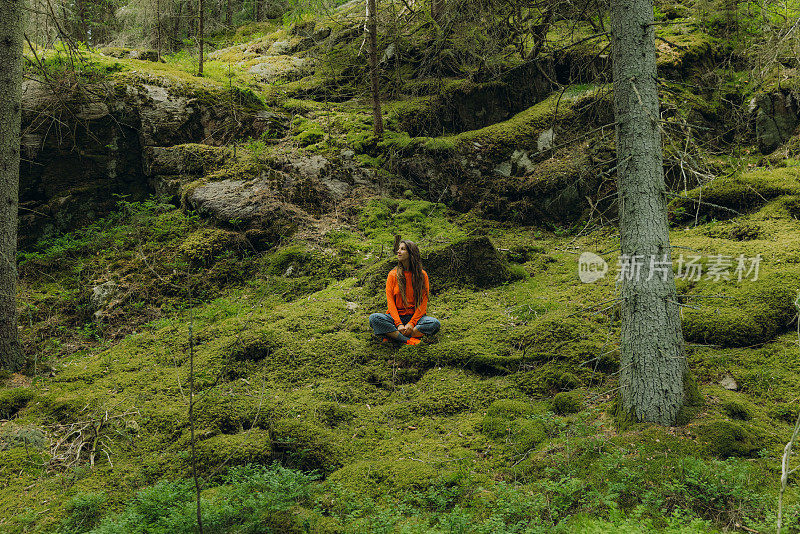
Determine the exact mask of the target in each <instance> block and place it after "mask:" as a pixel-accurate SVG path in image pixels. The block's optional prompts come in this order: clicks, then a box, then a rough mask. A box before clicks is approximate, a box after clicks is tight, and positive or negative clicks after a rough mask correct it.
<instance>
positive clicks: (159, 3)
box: [156, 0, 161, 61]
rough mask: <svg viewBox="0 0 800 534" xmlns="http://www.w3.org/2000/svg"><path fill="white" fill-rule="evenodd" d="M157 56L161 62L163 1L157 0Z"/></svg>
mask: <svg viewBox="0 0 800 534" xmlns="http://www.w3.org/2000/svg"><path fill="white" fill-rule="evenodd" d="M156 54H158V60H159V61H161V0H156Z"/></svg>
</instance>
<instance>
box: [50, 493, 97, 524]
mask: <svg viewBox="0 0 800 534" xmlns="http://www.w3.org/2000/svg"><path fill="white" fill-rule="evenodd" d="M106 501H107V498H106V494H105V493H103V492H100V493H91V492H90V493H79V494H78V495H76V496H75V497H73V498H72V499H70V500H68V501H67V502H66V504H65V505H64V511H65V512H66V514H67V515H66V517H64V519H62V520H61V525H60V527H59V530H58V533H59V534H82V533H84V532H89V531H90V530H92V529H93V528H94V527H95V526H97V524H98V523H99V522H100V519H102V517H103V514H104V513H105V511H106Z"/></svg>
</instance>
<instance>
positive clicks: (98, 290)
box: [89, 280, 119, 319]
mask: <svg viewBox="0 0 800 534" xmlns="http://www.w3.org/2000/svg"><path fill="white" fill-rule="evenodd" d="M117 295H119V286H118V285H117V283H116V282H114V281H113V280H109V281H108V282H105V283H103V284H100V285H99V286H94V287H93V288H92V293H91V295H89V303H90V304H91V305H92V308H94V310H95V312H94V317H95V319H98V318H99V317H100V316H101V315H102V310H103V308H105V307H106V306H107V305H108V304H109V303H110V302H111V301H113V300H114V299H115V298H116V297H117Z"/></svg>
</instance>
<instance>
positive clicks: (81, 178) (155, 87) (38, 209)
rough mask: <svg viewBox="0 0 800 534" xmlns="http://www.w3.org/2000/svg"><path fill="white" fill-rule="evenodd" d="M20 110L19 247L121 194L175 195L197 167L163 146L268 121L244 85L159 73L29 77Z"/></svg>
mask: <svg viewBox="0 0 800 534" xmlns="http://www.w3.org/2000/svg"><path fill="white" fill-rule="evenodd" d="M234 108H235V109H236V111H237V113H235V114H232V113H231V110H232V109H234ZM23 110H24V112H23V117H22V126H23V132H24V133H23V135H22V138H21V140H20V141H21V149H22V156H23V162H22V165H21V167H20V207H21V210H20V232H19V241H20V246H22V247H25V246H27V245H29V244H31V243H32V242H34V241H35V240H36V239H38V238H40V237H43V236H46V235H50V234H53V233H58V232H65V231H69V230H71V229H73V228H76V227H79V226H81V225H83V224H86V223H88V222H90V221H92V220H93V219H96V218H97V217H101V216H103V215H104V214H105V213H108V212H109V211H111V210H113V209H115V208H116V204H117V199H118V198H119V197H123V198H125V199H126V200H128V201H135V200H140V199H143V198H146V197H147V195H149V194H152V193H153V192H154V190H155V191H159V192H161V191H160V190H164V189H166V191H165V192H167V193H168V194H175V193H176V191H175V189H176V186H175V182H176V180H178V178H179V177H180V176H181V175H182V174H184V171H185V170H187V169H188V170H189V171H192V172H190V173H189V174H192V175H194V174H195V173H194V171H195V170H197V169H195V168H194V167H193V162H192V161H187V160H186V158H182V159H181V158H180V157H179V156H180V154H179V152H181V149H177V150H175V151H171V150H170V149H169V148H164V147H170V146H172V145H179V144H185V143H198V142H203V143H205V144H208V145H221V144H226V143H227V142H228V141H229V140H230V138H231V136H232V135H234V134H236V135H240V136H254V137H257V136H258V135H260V134H261V133H263V132H264V131H266V130H267V129H272V128H273V127H274V123H275V117H274V114H272V115H270V116H265V115H264V114H263V112H262V111H263V104H262V103H261V102H260V100H258V98H257V97H255V96H253V95H252V94H251V93H248V92H247V91H242V90H238V89H235V90H230V91H228V90H224V89H218V90H217V89H213V90H212V89H208V88H206V87H203V86H199V85H198V86H194V85H180V84H178V83H177V82H169V84H168V83H166V82H165V81H163V80H162V81H160V82H159V81H157V80H156V78H148V82H147V83H141V82H139V81H136V80H134V79H131V78H130V77H128V78H125V79H112V80H110V81H106V82H103V83H98V84H80V85H77V86H73V85H68V86H62V85H58V84H57V83H56V82H49V81H47V82H45V81H42V80H35V79H29V80H26V81H25V83H24V84H23ZM233 115H235V116H236V121H235V122H234V119H233V118H232V116H233ZM183 152H186V151H183ZM192 152H193V153H197V152H198V150H194V151H192ZM176 158H177V159H176ZM201 170H202V169H201ZM159 176H166V177H168V178H167V179H165V180H160V179H159ZM164 181H166V182H170V183H172V185H171V186H169V187H167V186H164V184H163V183H161V182H164ZM178 181H179V180H178ZM170 188H171V189H170Z"/></svg>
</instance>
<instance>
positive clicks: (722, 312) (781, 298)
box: [682, 273, 800, 347]
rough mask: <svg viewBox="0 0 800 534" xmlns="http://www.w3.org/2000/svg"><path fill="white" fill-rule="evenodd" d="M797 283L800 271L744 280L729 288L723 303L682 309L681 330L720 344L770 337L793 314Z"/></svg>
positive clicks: (741, 344) (750, 342) (699, 339)
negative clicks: (728, 298)
mask: <svg viewBox="0 0 800 534" xmlns="http://www.w3.org/2000/svg"><path fill="white" fill-rule="evenodd" d="M733 283H735V282H731V284H733ZM799 287H800V275H797V274H794V273H783V274H777V275H771V276H768V277H765V278H763V279H760V280H758V281H756V282H749V283H748V282H743V283H742V285H741V286H736V287H734V288H733V289H731V290H729V293H730V294H729V295H728V296H731V297H732V299H730V300H725V301H724V303H725V304H724V305H722V306H718V307H711V306H709V307H707V308H705V309H702V310H691V309H687V310H685V311H684V313H683V318H682V326H683V334H684V336H685V338H686V339H687V340H688V341H693V342H698V343H704V344H712V345H719V346H722V347H747V346H751V345H755V344H757V343H765V342H767V341H770V340H771V339H773V338H774V337H775V336H777V335H778V334H780V333H781V332H784V331H785V330H786V329H787V328H788V326H789V324H790V323H791V321H792V318H793V317H794V316H795V313H796V309H795V305H794V301H795V298H796V297H797V290H798V288H799Z"/></svg>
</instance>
